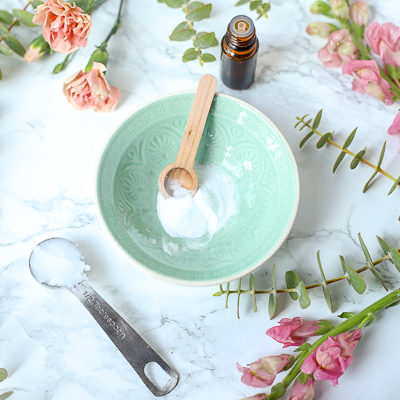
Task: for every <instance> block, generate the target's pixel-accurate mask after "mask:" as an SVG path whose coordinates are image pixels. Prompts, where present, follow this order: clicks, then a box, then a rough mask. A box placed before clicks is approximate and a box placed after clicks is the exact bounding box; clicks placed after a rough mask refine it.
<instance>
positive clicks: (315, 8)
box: [310, 0, 332, 17]
mask: <svg viewBox="0 0 400 400" xmlns="http://www.w3.org/2000/svg"><path fill="white" fill-rule="evenodd" d="M310 11H311V13H313V14H321V15H327V16H328V17H329V16H332V12H331V11H332V10H331V7H330V6H329V4H327V3H325V2H324V1H321V0H318V1H314V3H312V4H311V7H310Z"/></svg>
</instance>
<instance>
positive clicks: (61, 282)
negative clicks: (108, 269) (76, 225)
mask: <svg viewBox="0 0 400 400" xmlns="http://www.w3.org/2000/svg"><path fill="white" fill-rule="evenodd" d="M29 264H30V267H31V271H32V274H33V276H34V277H35V279H36V280H37V281H39V282H40V283H42V284H46V285H49V286H55V287H66V288H72V287H73V286H75V285H76V284H77V283H79V282H82V281H83V280H84V279H86V274H85V272H86V271H89V270H90V267H89V265H87V264H85V262H84V261H83V257H82V254H81V252H80V251H79V250H78V248H77V247H76V246H75V245H74V244H73V243H72V242H70V241H69V240H66V239H62V238H54V239H49V240H45V241H43V242H41V243H39V244H38V245H37V246H36V247H35V248H34V249H33V251H32V254H31V257H30V259H29Z"/></svg>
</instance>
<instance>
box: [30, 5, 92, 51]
mask: <svg viewBox="0 0 400 400" xmlns="http://www.w3.org/2000/svg"><path fill="white" fill-rule="evenodd" d="M33 23H35V24H37V25H43V27H42V34H43V37H44V38H45V40H46V41H47V42H48V43H49V44H50V47H51V48H52V49H53V50H55V51H58V52H60V53H64V54H69V53H72V52H73V51H75V50H76V49H78V47H84V46H86V44H87V37H88V35H89V31H90V28H91V26H92V20H91V18H90V15H88V14H84V12H83V10H82V9H81V8H79V7H78V6H76V5H75V4H74V5H71V4H69V3H67V2H64V1H62V0H47V1H46V2H45V3H43V4H41V5H40V6H38V7H37V8H36V14H35V15H34V17H33Z"/></svg>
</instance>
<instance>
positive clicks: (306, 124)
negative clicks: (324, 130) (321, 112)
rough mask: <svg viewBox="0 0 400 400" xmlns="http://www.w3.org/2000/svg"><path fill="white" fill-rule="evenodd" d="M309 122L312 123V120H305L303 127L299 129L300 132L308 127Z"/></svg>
mask: <svg viewBox="0 0 400 400" xmlns="http://www.w3.org/2000/svg"><path fill="white" fill-rule="evenodd" d="M311 122H312V118H310V119H309V120H307V121H303V124H304V125H303V126H302V127H301V128H300V131H302V130H303V129H304V128H305V127H306V126H308V127H309V126H310V124H311Z"/></svg>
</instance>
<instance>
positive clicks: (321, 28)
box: [306, 22, 337, 39]
mask: <svg viewBox="0 0 400 400" xmlns="http://www.w3.org/2000/svg"><path fill="white" fill-rule="evenodd" d="M336 29H337V28H336V27H335V26H334V25H332V24H328V23H327V22H311V23H309V24H308V25H307V28H306V32H307V33H308V34H309V35H317V36H319V37H320V38H322V39H327V38H328V37H329V35H330V34H331V33H332V32H333V31H335V30H336Z"/></svg>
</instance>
